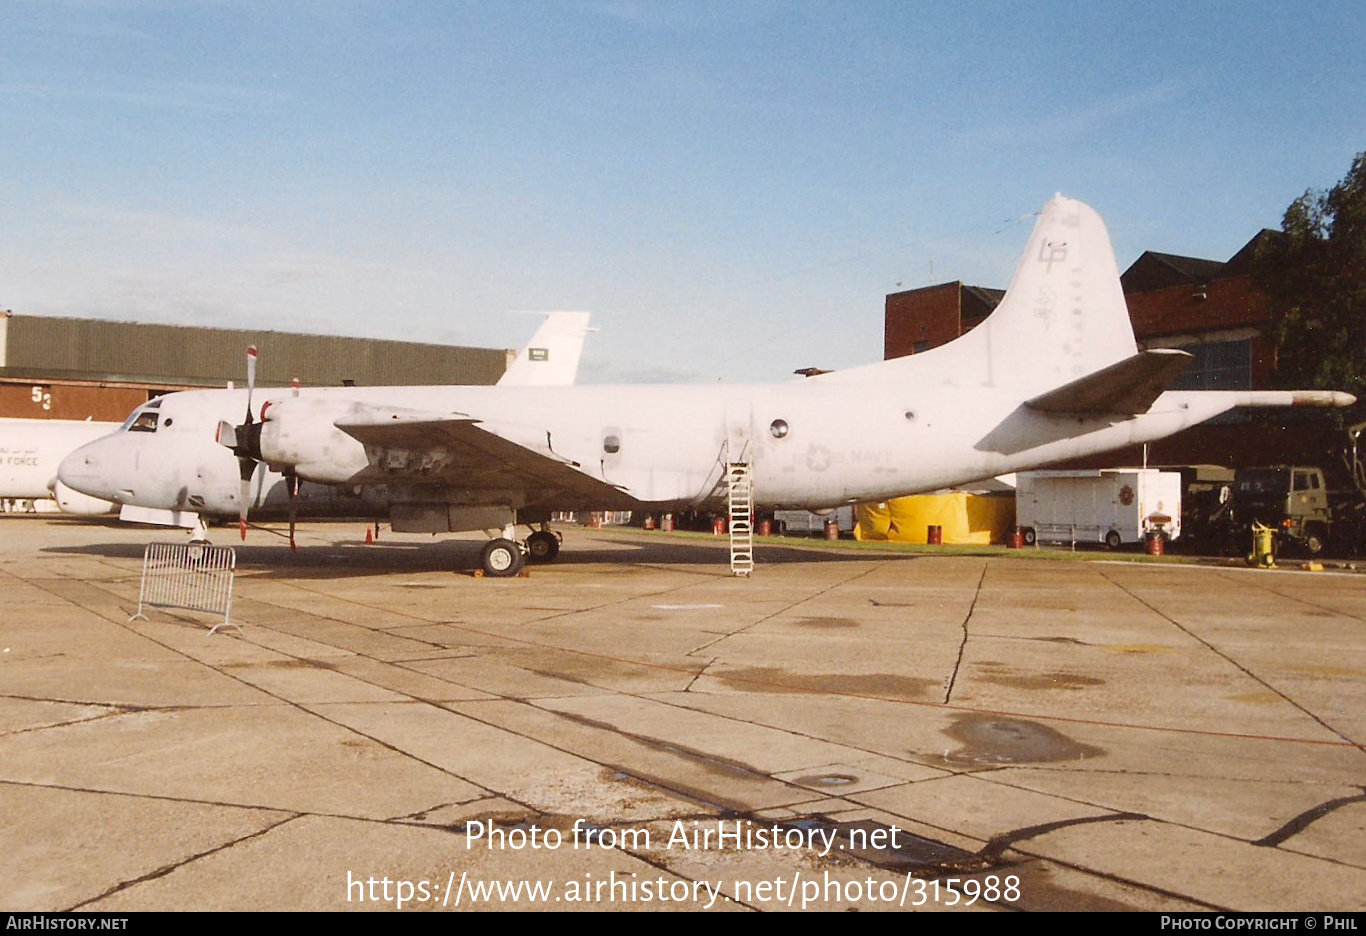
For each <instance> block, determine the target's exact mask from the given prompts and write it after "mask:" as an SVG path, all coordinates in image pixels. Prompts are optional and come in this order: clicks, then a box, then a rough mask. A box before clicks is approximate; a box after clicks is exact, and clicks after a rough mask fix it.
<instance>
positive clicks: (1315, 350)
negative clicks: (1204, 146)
mask: <svg viewBox="0 0 1366 936" xmlns="http://www.w3.org/2000/svg"><path fill="white" fill-rule="evenodd" d="M1281 230H1282V231H1283V232H1284V235H1285V236H1283V237H1276V238H1269V239H1268V241H1267V243H1266V244H1264V245H1263V247H1262V249H1261V250H1259V251H1258V253H1257V258H1256V265H1255V267H1254V278H1255V281H1256V284H1257V286H1258V288H1259V289H1261V291H1262V292H1263V293H1264V294H1265V295H1266V296H1267V298H1268V300H1269V302H1270V307H1271V315H1272V323H1273V325H1272V335H1273V337H1274V338H1275V341H1276V381H1277V383H1278V384H1279V385H1280V386H1282V387H1286V388H1296V387H1304V388H1310V387H1320V388H1324V389H1330V390H1346V391H1348V392H1349V393H1355V394H1356V395H1357V397H1358V398H1359V399H1361V400H1363V401H1366V152H1363V153H1358V154H1357V157H1356V159H1354V160H1353V161H1352V168H1351V170H1350V171H1349V172H1348V173H1347V176H1346V177H1345V178H1344V179H1343V180H1342V181H1341V182H1339V183H1338V184H1337V185H1335V186H1333V187H1332V188H1331V189H1329V190H1328V191H1327V192H1322V191H1318V192H1316V191H1314V190H1312V189H1311V190H1309V191H1307V192H1305V193H1304V194H1303V195H1301V196H1300V197H1299V198H1297V199H1296V200H1295V201H1294V202H1293V203H1292V204H1291V205H1290V207H1289V208H1287V209H1286V211H1285V217H1284V219H1283V220H1282V222H1281Z"/></svg>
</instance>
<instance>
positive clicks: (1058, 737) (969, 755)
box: [944, 714, 1105, 764]
mask: <svg viewBox="0 0 1366 936" xmlns="http://www.w3.org/2000/svg"><path fill="white" fill-rule="evenodd" d="M944 734H946V735H948V736H949V737H950V738H952V739H953V740H955V741H957V742H958V743H959V744H961V745H962V747H960V748H959V749H958V750H956V751H953V752H951V753H949V754H948V755H946V756H945V757H944V760H945V761H946V762H948V763H950V764H1049V763H1055V762H1057V761H1073V760H1086V759H1088V758H1092V757H1099V756H1101V755H1102V754H1104V753H1105V751H1104V749H1102V748H1098V747H1092V746H1091V745H1089V744H1081V743H1080V742H1077V741H1073V740H1072V739H1071V738H1069V737H1067V735H1065V734H1063V733H1061V732H1059V731H1057V730H1056V729H1053V728H1050V727H1048V726H1047V725H1041V724H1039V723H1038V722H1032V721H1026V720H1025V719H1022V718H1001V717H999V716H994V715H970V714H963V715H955V716H954V718H953V725H952V726H950V727H949V728H947V729H945V731H944Z"/></svg>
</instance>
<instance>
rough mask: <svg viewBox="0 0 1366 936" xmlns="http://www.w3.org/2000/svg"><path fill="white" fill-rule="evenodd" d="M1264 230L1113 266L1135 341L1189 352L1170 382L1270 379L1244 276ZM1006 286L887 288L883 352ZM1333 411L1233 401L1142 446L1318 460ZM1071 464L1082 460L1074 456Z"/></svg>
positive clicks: (983, 307)
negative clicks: (1230, 249) (1218, 255)
mask: <svg viewBox="0 0 1366 936" xmlns="http://www.w3.org/2000/svg"><path fill="white" fill-rule="evenodd" d="M1277 236H1279V234H1278V232H1276V231H1270V230H1263V231H1261V232H1259V233H1258V234H1257V235H1256V236H1255V237H1253V238H1252V239H1251V240H1250V241H1248V242H1247V244H1245V245H1244V246H1243V247H1242V249H1241V250H1239V251H1238V252H1237V253H1235V254H1234V255H1233V256H1232V257H1230V258H1229V259H1228V260H1227V261H1223V262H1221V261H1218V260H1204V259H1200V258H1197V257H1181V256H1176V255H1174V254H1164V253H1157V252H1155V251H1147V252H1145V253H1144V254H1143V255H1142V256H1141V257H1139V258H1138V259H1137V260H1135V261H1134V262H1133V264H1132V265H1131V266H1130V267H1129V268H1128V269H1127V270H1125V271H1124V273H1123V274H1122V275H1121V276H1120V283H1121V285H1122V287H1123V289H1124V298H1125V301H1126V303H1127V304H1128V306H1129V319H1130V321H1131V322H1132V323H1133V327H1134V338H1135V340H1136V341H1137V342H1138V346H1139V348H1140V349H1147V348H1180V349H1181V350H1183V351H1187V352H1189V353H1190V354H1191V355H1192V356H1193V360H1192V361H1191V363H1190V366H1189V367H1188V368H1187V369H1186V371H1185V373H1183V374H1182V375H1181V377H1180V378H1179V379H1178V380H1177V381H1176V383H1175V384H1174V385H1173V389H1178V390H1253V389H1257V390H1260V389H1269V388H1270V387H1271V380H1272V373H1273V371H1274V368H1275V363H1276V357H1275V353H1276V349H1275V345H1274V342H1273V341H1272V340H1271V339H1270V338H1269V337H1268V336H1267V328H1268V326H1269V324H1270V321H1271V316H1270V310H1269V308H1268V305H1267V302H1266V299H1265V297H1263V296H1262V295H1261V294H1260V293H1258V292H1257V290H1256V288H1255V287H1254V286H1253V283H1252V261H1253V257H1254V256H1255V255H1256V252H1257V249H1258V248H1259V247H1260V246H1261V244H1262V243H1263V242H1264V241H1265V239H1266V238H1269V237H1277ZM1004 295H1005V292H1004V290H998V289H984V288H982V287H980V286H967V285H964V284H963V283H960V282H953V283H943V284H940V285H937V286H926V287H923V288H921V289H912V290H908V291H906V292H899V293H892V294H891V295H889V296H887V304H886V314H885V319H884V345H883V348H884V355H883V356H884V357H885V358H894V357H902V356H904V355H907V354H915V353H917V352H921V351H926V350H928V349H930V348H933V347H936V346H938V345H942V344H945V343H946V342H949V341H952V340H953V339H954V338H956V337H958V336H959V335H961V334H963V333H964V332H967V331H969V330H971V329H972V328H973V327H974V326H976V325H977V324H978V323H980V322H981V321H982V320H983V319H985V318H986V317H987V315H988V314H990V312H991V310H992V309H994V308H995V307H996V305H997V304H998V303H999V302H1000V301H1001V298H1002V297H1003V296H1004ZM1334 432H1335V430H1334V428H1333V423H1332V421H1331V419H1325V418H1324V416H1323V414H1321V413H1318V412H1314V411H1309V412H1306V411H1303V410H1288V409H1287V410H1258V411H1253V412H1243V411H1234V412H1232V413H1228V414H1225V415H1224V416H1221V417H1219V418H1218V419H1216V420H1212V421H1211V422H1209V423H1206V424H1204V425H1201V426H1196V427H1194V428H1192V429H1188V430H1186V431H1185V432H1182V433H1179V434H1177V435H1175V436H1171V437H1169V438H1167V439H1163V440H1160V441H1158V442H1154V443H1152V444H1151V445H1150V446H1149V451H1148V463H1149V464H1152V465H1189V464H1214V465H1227V466H1230V467H1241V466H1246V465H1254V464H1274V463H1285V462H1287V461H1302V462H1303V461H1307V462H1311V463H1322V462H1323V461H1324V460H1325V459H1324V453H1325V450H1327V449H1331V448H1332V446H1333V445H1334V444H1335V443H1336V441H1337V440H1336V438H1335V436H1334ZM1142 460H1143V451H1142V449H1141V448H1134V449H1124V450H1120V451H1118V452H1111V453H1109V454H1107V455H1104V456H1099V457H1098V459H1092V460H1088V461H1087V462H1086V464H1085V466H1084V467H1103V466H1119V465H1136V464H1141V463H1142ZM1074 467H1083V465H1081V464H1080V463H1078V464H1076V465H1075V466H1074Z"/></svg>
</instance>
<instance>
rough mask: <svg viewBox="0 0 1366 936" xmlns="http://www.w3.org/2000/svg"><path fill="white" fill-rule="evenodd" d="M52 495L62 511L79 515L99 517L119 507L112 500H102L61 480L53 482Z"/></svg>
mask: <svg viewBox="0 0 1366 936" xmlns="http://www.w3.org/2000/svg"><path fill="white" fill-rule="evenodd" d="M52 496H53V497H54V498H56V500H57V506H58V507H59V508H61V511H62V513H66V514H74V515H75V516H78V517H98V516H100V515H101V514H108V513H113V512H114V511H115V510H117V509H118V508H117V507H116V506H115V505H114V504H113V503H112V502H110V501H107V500H100V499H99V498H98V497H91V496H90V495H89V494H82V493H81V492H80V491H75V490H72V489H71V488H69V487H67V486H66V485H65V484H63V483H62V482H61V481H55V482H54V483H53V485H52Z"/></svg>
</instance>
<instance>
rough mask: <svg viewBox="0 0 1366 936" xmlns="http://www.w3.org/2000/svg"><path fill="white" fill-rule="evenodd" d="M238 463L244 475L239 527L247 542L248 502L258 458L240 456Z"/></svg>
mask: <svg viewBox="0 0 1366 936" xmlns="http://www.w3.org/2000/svg"><path fill="white" fill-rule="evenodd" d="M237 465H238V468H239V469H240V470H241V477H242V488H241V491H240V494H241V500H239V501H238V502H237V529H238V531H239V532H240V533H241V534H242V540H243V542H245V541H246V538H247V504H248V503H249V502H250V500H251V476H252V475H254V474H255V473H256V459H254V458H243V457H239V458H238V459H237Z"/></svg>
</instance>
